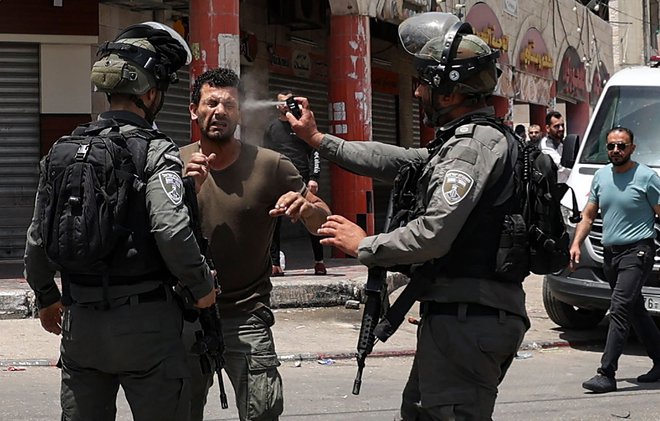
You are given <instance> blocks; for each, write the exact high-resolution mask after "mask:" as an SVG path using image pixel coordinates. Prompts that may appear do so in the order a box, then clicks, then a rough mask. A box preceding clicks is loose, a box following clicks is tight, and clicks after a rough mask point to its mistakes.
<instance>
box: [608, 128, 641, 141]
mask: <svg viewBox="0 0 660 421" xmlns="http://www.w3.org/2000/svg"><path fill="white" fill-rule="evenodd" d="M614 132H623V133H625V134H627V135H628V137H629V138H630V143H635V135H633V132H632V130H630V129H629V128H627V127H622V126H616V127H612V128H611V129H610V130H608V132H607V134H606V135H605V139H606V140H607V138H608V137H609V135H610V133H614Z"/></svg>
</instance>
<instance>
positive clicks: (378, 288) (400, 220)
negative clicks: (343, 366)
mask: <svg viewBox="0 0 660 421" xmlns="http://www.w3.org/2000/svg"><path fill="white" fill-rule="evenodd" d="M422 168H423V166H421V165H419V164H416V163H409V164H407V165H404V166H403V167H402V168H400V169H399V173H398V174H397V177H396V179H395V180H394V186H393V187H392V191H391V192H390V200H389V202H388V206H387V217H386V218H385V227H384V230H383V232H390V228H398V227H400V226H403V225H405V224H406V223H407V222H408V220H409V219H410V218H411V217H412V215H413V214H414V205H415V194H414V190H415V188H416V187H415V186H416V182H417V179H418V177H419V174H420V173H421V169H422ZM416 267H417V265H415V266H413V267H410V266H404V265H397V266H393V267H391V268H389V269H390V270H391V271H394V272H402V273H406V274H410V277H411V279H412V280H411V282H410V283H409V284H408V285H407V286H406V288H405V289H404V290H403V292H402V293H401V295H400V296H399V298H398V299H397V300H396V301H395V302H394V304H393V306H392V308H390V302H389V299H388V291H387V269H385V268H383V267H374V268H369V271H368V275H367V284H366V286H365V294H366V296H367V299H366V302H365V304H364V312H363V313H362V324H361V326H360V336H359V337H358V344H357V355H356V359H357V364H358V372H357V375H356V376H355V381H354V382H353V394H354V395H359V394H360V386H361V385H362V371H363V370H364V365H365V359H366V358H367V356H368V355H369V354H371V351H372V350H373V347H374V345H375V344H376V339H378V340H380V341H381V342H385V341H387V340H388V339H389V337H390V336H392V335H393V334H394V332H396V330H397V329H398V328H399V326H400V325H401V323H402V322H403V319H404V317H405V315H406V313H407V312H408V310H409V309H410V308H411V307H412V306H413V304H414V303H415V301H416V300H417V297H419V293H420V291H421V290H422V288H423V286H424V283H423V282H421V281H420V280H416V278H414V277H413V276H412V274H413V273H414V272H415V271H414V270H413V269H416ZM413 281H414V282H413Z"/></svg>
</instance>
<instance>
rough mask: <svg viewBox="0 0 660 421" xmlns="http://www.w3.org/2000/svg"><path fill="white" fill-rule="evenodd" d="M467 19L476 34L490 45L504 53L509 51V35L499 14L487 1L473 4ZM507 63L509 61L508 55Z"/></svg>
mask: <svg viewBox="0 0 660 421" xmlns="http://www.w3.org/2000/svg"><path fill="white" fill-rule="evenodd" d="M465 21H466V22H468V23H469V24H470V25H472V28H473V31H474V34H475V35H477V36H479V38H481V39H483V40H484V42H485V43H486V44H488V46H489V47H491V48H494V49H496V50H500V51H501V52H502V55H504V54H503V53H508V51H509V36H508V35H504V32H503V31H502V26H501V25H500V22H499V20H498V19H497V16H496V15H495V13H494V12H493V9H491V8H490V6H488V5H487V4H486V3H477V4H475V5H474V6H472V8H471V9H470V11H469V12H468V14H467V16H466V17H465ZM500 61H502V60H500ZM506 63H508V57H507V60H506Z"/></svg>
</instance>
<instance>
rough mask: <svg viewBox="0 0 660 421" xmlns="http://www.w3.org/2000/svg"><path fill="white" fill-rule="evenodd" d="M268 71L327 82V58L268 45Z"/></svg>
mask: <svg viewBox="0 0 660 421" xmlns="http://www.w3.org/2000/svg"><path fill="white" fill-rule="evenodd" d="M266 48H267V50H268V69H269V70H270V71H272V72H273V73H279V74H282V75H289V76H297V77H301V78H304V79H315V80H327V79H328V63H326V60H325V56H322V55H321V54H314V53H310V52H308V51H303V50H298V49H292V48H290V47H286V46H281V45H274V44H268V45H267V47H266Z"/></svg>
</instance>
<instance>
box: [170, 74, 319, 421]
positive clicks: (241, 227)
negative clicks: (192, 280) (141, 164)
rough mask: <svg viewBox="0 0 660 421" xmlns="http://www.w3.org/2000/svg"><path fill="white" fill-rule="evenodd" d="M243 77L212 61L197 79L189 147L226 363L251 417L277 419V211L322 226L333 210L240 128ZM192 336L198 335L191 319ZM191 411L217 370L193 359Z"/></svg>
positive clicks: (199, 408) (197, 412) (197, 414)
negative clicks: (273, 277)
mask: <svg viewBox="0 0 660 421" xmlns="http://www.w3.org/2000/svg"><path fill="white" fill-rule="evenodd" d="M239 85H240V81H239V79H238V76H237V75H236V74H235V73H234V72H233V71H232V70H230V69H222V68H221V69H215V70H210V71H207V72H205V73H203V74H202V75H200V76H199V77H198V78H197V79H196V81H195V85H194V86H193V92H192V98H191V104H190V115H191V117H192V119H193V120H194V121H195V122H196V123H197V125H198V126H199V129H200V132H201V138H200V141H199V142H195V143H193V144H191V145H188V146H186V147H184V148H183V149H181V158H182V159H183V161H184V162H185V170H184V172H185V173H186V175H189V176H192V177H193V178H194V179H195V187H196V190H197V201H198V203H199V209H200V219H201V224H202V231H203V234H204V235H205V236H206V237H207V238H208V240H209V248H210V252H211V257H212V259H213V261H214V263H215V267H216V270H217V272H218V280H219V283H220V287H221V293H220V295H219V296H218V301H217V302H218V304H219V307H220V315H221V318H222V333H223V338H224V342H225V352H224V357H225V362H226V364H225V370H226V372H227V375H228V376H229V378H230V380H231V383H232V386H233V387H234V392H235V395H236V405H237V407H238V413H239V417H240V419H241V420H257V419H258V420H263V421H275V420H277V419H278V417H279V415H280V414H281V413H282V411H283V409H284V404H283V397H282V380H281V378H280V376H279V373H278V372H277V367H278V366H279V361H278V359H277V354H276V353H275V344H274V341H273V334H272V332H271V326H272V325H273V323H274V322H275V320H274V317H273V313H272V312H271V310H270V308H269V305H270V291H271V289H272V284H271V282H270V278H269V276H270V274H271V261H270V253H269V245H270V241H271V238H272V235H273V230H274V228H275V222H276V217H278V216H287V217H289V218H291V219H292V220H293V221H297V220H301V221H302V222H303V224H305V226H306V227H307V229H308V230H309V231H310V232H312V233H316V231H317V229H318V228H319V227H320V226H321V224H322V223H323V222H325V220H326V217H327V216H328V215H329V214H330V210H329V209H328V206H327V205H326V204H325V203H324V202H323V201H322V200H321V199H319V198H318V197H316V196H315V195H314V194H312V193H311V192H309V191H308V190H307V187H306V186H305V184H304V183H303V179H302V177H301V176H300V174H299V173H298V171H297V170H296V168H295V167H294V166H293V164H292V163H291V161H290V160H289V159H288V158H286V157H284V156H283V155H280V154H278V153H276V152H273V151H270V150H268V149H263V148H260V147H257V146H253V145H249V144H246V143H243V142H241V141H240V140H238V139H236V138H235V137H234V133H235V130H236V127H237V125H238V121H239V119H240V106H239V104H240V103H239V96H240V95H239V94H240V86H239ZM187 325H188V326H187V327H188V329H186V330H185V332H184V336H186V335H185V334H186V333H187V334H188V336H186V337H185V338H184V339H188V340H189V342H190V343H192V339H191V336H192V335H191V329H190V325H189V324H187ZM190 364H191V370H192V372H193V379H192V382H191V383H192V389H193V390H192V396H193V399H192V402H191V404H192V405H191V406H192V412H191V420H192V421H196V420H201V419H203V412H204V404H205V402H206V395H207V392H208V388H209V387H210V386H211V384H212V382H213V377H212V375H210V374H208V375H207V374H202V373H201V370H200V364H199V358H196V359H194V358H193V359H192V360H191V362H190Z"/></svg>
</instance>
